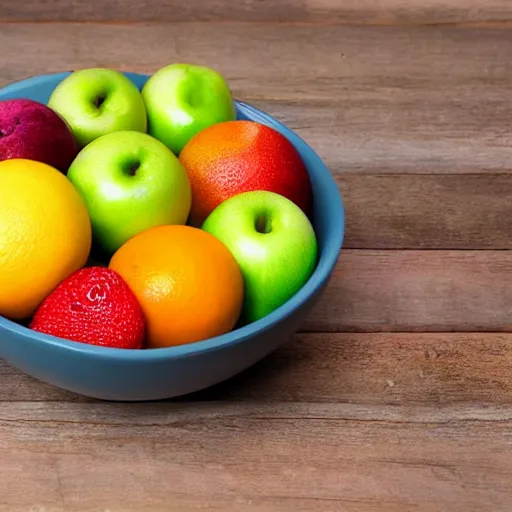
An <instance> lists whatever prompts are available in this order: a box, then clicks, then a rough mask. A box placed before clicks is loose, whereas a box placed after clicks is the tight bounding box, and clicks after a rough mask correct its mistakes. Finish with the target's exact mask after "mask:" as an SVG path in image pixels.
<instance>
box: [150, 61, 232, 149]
mask: <svg viewBox="0 0 512 512" xmlns="http://www.w3.org/2000/svg"><path fill="white" fill-rule="evenodd" d="M142 97H143V99H144V102H145V105H146V110H147V114H148V122H149V124H148V133H150V134H151V135H153V136H154V137H156V138H157V139H158V140H160V141H162V142H163V143H164V144H165V145H166V146H167V147H169V148H170V149H171V150H172V151H173V152H174V154H176V155H179V153H180V152H181V150H182V149H183V147H184V146H185V144H186V143H187V142H188V141H189V140H190V139H191V138H192V137H193V136H194V135H195V134H196V133H199V132H200V131H201V130H203V129H204V128H206V127H208V126H211V125H213V124H215V123H220V122H222V121H229V120H233V119H235V118H236V110H235V104H234V101H233V98H232V95H231V91H230V89H229V87H228V84H227V82H226V81H225V79H224V77H223V76H222V75H220V74H219V73H218V72H217V71H215V70H213V69H211V68H208V67H205V66H198V65H192V64H182V63H176V64H170V65H169V66H165V67H163V68H161V69H159V70H158V71H157V72H156V73H154V74H153V75H152V76H151V77H150V78H149V79H148V81H147V82H146V84H145V85H144V87H143V88H142Z"/></svg>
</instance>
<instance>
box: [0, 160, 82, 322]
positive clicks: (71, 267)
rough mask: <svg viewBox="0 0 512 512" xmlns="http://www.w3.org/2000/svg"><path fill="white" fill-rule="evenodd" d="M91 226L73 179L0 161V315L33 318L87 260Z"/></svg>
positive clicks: (25, 163)
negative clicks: (62, 283)
mask: <svg viewBox="0 0 512 512" xmlns="http://www.w3.org/2000/svg"><path fill="white" fill-rule="evenodd" d="M90 248H91V225H90V221H89V217H88V214H87V208H86V206H85V203H84V202H83V201H82V198H81V197H80V195H79V194H78V192H77V191H76V190H75V188H74V187H73V185H72V184H71V183H70V181H69V180H68V179H67V178H66V177H65V176H64V175H63V174H62V173H61V172H60V171H58V170H57V169H55V168H54V167H50V166H49V165H46V164H43V163H41V162H35V161H33V160H25V159H12V160H4V161H3V162H0V315H3V316H5V317H7V318H10V319H14V320H25V319H27V318H29V317H30V316H31V315H33V313H34V312H35V310H36V309H37V307H38V306H39V305H40V303H41V302H42V301H43V300H44V299H45V297H46V296H47V295H48V294H49V293H50V292H51V291H52V290H53V289H54V288H55V286H57V285H58V284H59V282H61V281H62V280H63V279H65V278H66V277H68V276H69V275H70V274H71V273H73V272H74V271H76V270H78V269H79V268H81V267H82V266H83V265H84V264H85V263H86V261H87V257H88V255H89V251H90Z"/></svg>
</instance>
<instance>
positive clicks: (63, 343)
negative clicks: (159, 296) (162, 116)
mask: <svg viewBox="0 0 512 512" xmlns="http://www.w3.org/2000/svg"><path fill="white" fill-rule="evenodd" d="M67 75H69V73H57V74H52V75H43V76H37V77H33V78H29V79H27V80H23V81H21V82H17V83H14V84H11V85H9V86H7V87H4V88H3V89H1V90H0V100H5V99H10V98H30V99H33V100H36V101H39V102H42V103H46V102H47V101H48V99H49V97H50V94H51V92H52V91H53V89H54V88H55V87H56V85H57V84H58V83H59V82H60V81H62V80H63V79H64V78H65V77H66V76H67ZM126 76H128V77H129V78H130V79H131V80H132V81H133V82H134V83H135V84H136V85H137V87H139V89H140V88H142V86H143V85H144V83H145V82H146V80H147V79H148V76H145V75H140V74H135V73H126ZM236 107H237V116H238V118H239V119H250V120H253V121H257V122H259V123H263V124H266V125H268V126H271V127H273V128H274V129H276V130H278V131H279V132H280V133H282V134H283V135H285V136H286V137H287V138H288V139H289V140H290V141H291V142H292V143H293V145H294V146H295V147H296V148H297V149H298V151H299V152H300V154H301V156H302V158H303V159H304V162H305V164H306V166H307V168H308V172H309V175H310V178H311V182H312V187H313V213H312V216H311V218H312V221H313V225H314V227H315V231H316V234H317V237H318V241H319V247H320V257H319V262H318V265H317V268H316V269H315V271H314V273H313V275H312V276H311V278H310V279H309V281H308V282H307V283H306V284H305V285H304V287H303V288H302V289H301V290H300V291H299V292H298V293H297V294H296V295H294V296H293V297H292V298H291V299H290V300H289V301H288V302H286V303H285V304H284V305H282V306H281V307H280V308H278V309H277V310H275V311H274V312H272V313H271V314H270V315H268V316H267V317H265V318H262V319H261V320H259V321H257V322H254V323H252V324H250V325H247V326H244V327H242V328H240V329H237V330H235V331H232V332H230V333H227V334H224V335H222V336H218V337H215V338H211V339H208V340H205V341H200V342H197V343H192V344H189V345H182V346H177V347H169V348H161V349H152V350H122V349H113V348H105V347H96V346H93V345H87V344H83V343H75V342H72V341H68V340H63V339H60V338H56V337H53V336H49V335H45V334H41V333H36V332H34V331H31V330H30V329H28V328H26V327H23V326H21V325H19V324H17V323H15V322H12V321H10V320H8V319H6V318H3V317H1V316H0V357H2V358H3V359H5V360H6V361H8V362H9V363H10V364H12V365H13V366H15V367H17V368H19V369H20V370H22V371H24V372H25V373H27V374H29V375H32V376H33V377H35V378H37V379H40V380H41V381H43V382H47V383H49V384H52V385H54V386H57V387H60V388H62V389H66V390H68V391H72V392H75V393H79V394H83V395H86V396H90V397H93V398H99V399H104V400H117V401H138V400H157V399H164V398H171V397H176V396H180V395H184V394H188V393H191V392H194V391H198V390H200V389H203V388H206V387H209V386H211V385H213V384H216V383H218V382H221V381H223V380H225V379H227V378H229V377H232V376H234V375H236V374H237V373H239V372H241V371H242V370H244V369H246V368H248V367H249V366H251V365H253V364H254V363H256V362H257V361H258V360H260V359H262V358H263V357H265V356H266V355H268V354H269V353H270V352H272V351H273V350H274V349H276V348H277V347H278V346H279V345H281V344H282V343H284V342H285V341H286V340H287V339H289V338H290V336H291V335H292V334H293V333H294V332H296V331H297V330H298V329H299V328H300V326H301V324H302V323H303V321H304V319H305V318H306V316H307V315H308V313H309V312H310V311H311V309H312V308H313V306H314V305H315V303H316V302H317V300H318V298H319V297H320V295H321V294H322V292H323V290H324V289H325V286H326V284H327V282H328V280H329V279H330V276H331V274H332V272H333V269H334V266H335V264H336V261H337V259H338V255H339V253H340V251H341V247H342V244H343V237H344V227H345V214H344V207H343V202H342V199H341V197H340V195H339V192H338V187H337V185H336V183H335V181H334V180H333V178H332V176H331V174H330V172H329V170H328V169H327V167H326V166H325V165H324V164H323V162H322V161H321V159H320V158H319V157H318V155H317V154H316V153H315V152H314V151H313V150H312V149H311V148H310V147H309V146H308V145H307V144H306V143H305V142H304V141H303V140H302V139H300V138H299V137H298V136H297V135H296V134H295V133H293V132H292V131H291V130H289V129H288V128H286V127H285V126H284V125H282V124H281V123H279V122H278V121H276V120H275V119H273V118H272V117H270V116H269V115H267V114H265V113H263V112H261V111H259V110H257V109H255V108H253V107H251V106H249V105H247V104H245V103H241V102H237V105H236Z"/></svg>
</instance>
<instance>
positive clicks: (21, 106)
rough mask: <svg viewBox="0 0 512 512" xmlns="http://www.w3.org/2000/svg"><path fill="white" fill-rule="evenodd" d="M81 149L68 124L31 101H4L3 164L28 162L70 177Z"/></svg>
mask: <svg viewBox="0 0 512 512" xmlns="http://www.w3.org/2000/svg"><path fill="white" fill-rule="evenodd" d="M77 153H78V146H77V143H76V141H75V138H74V137H73V134H72V133H71V130H70V129H69V126H68V125H67V124H66V122H65V121H64V120H63V119H62V118H61V117H60V116H59V115H58V114H57V113H55V112H54V111H53V110H51V109H50V108H48V107H47V106H46V105H44V104H42V103H39V102H37V101H32V100H29V99H12V100H4V101H0V160H10V159H12V158H24V159H27V160H35V161H37V162H42V163H45V164H48V165H51V166H52V167H55V168H56V169H58V170H59V171H61V172H63V173H66V172H67V170H68V168H69V165H70V164H71V162H72V161H73V159H74V158H75V156H76V155H77Z"/></svg>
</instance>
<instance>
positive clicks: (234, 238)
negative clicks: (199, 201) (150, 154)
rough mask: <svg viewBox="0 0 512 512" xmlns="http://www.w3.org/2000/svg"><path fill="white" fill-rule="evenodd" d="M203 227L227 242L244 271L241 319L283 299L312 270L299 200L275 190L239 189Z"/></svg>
mask: <svg viewBox="0 0 512 512" xmlns="http://www.w3.org/2000/svg"><path fill="white" fill-rule="evenodd" d="M202 229H204V230H205V231H207V232H209V233H211V234H212V235H214V236H215V237H217V238H218V239H219V240H221V241H222V242H223V243H224V244H225V245H226V246H227V247H228V249H229V250H230V251H231V253H232V254H233V256H234V257H235V259H236V260H237V262H238V264H239V266H240V268H241V270H242V274H243V277H244V305H243V310H242V324H247V323H251V322H254V321H256V320H259V319H260V318H263V317H264V316H266V315H268V314H270V313H271V312H272V311H274V310H275V309H277V308H278V307H279V306H281V305H282V304H284V303H285V302H286V301H287V300H288V299H290V298H291V297H292V296H293V295H294V294H295V293H296V292H298V291H299V289H300V288H302V286H304V284H305V283H306V281H307V280H308V279H309V277H310V276H311V274H312V272H313V270H314V269H315V266H316V262H317V257H318V245H317V240H316V235H315V232H314V229H313V226H312V225H311V222H310V221H309V219H308V217H307V216H306V215H305V214H304V212H303V211H302V210H301V209H300V208H299V207H298V206H297V205H295V204H294V203H293V202H292V201H290V200H289V199H286V198H285V197H283V196H281V195H279V194H276V193H273V192H269V191H252V192H245V193H242V194H237V195H235V196H233V197H231V198H229V199H228V200H226V201H224V202H223V203H222V204H220V205H219V206H218V207H217V208H215V210H214V211H213V212H212V213H211V214H210V215H209V216H208V218H207V219H206V221H205V222H204V224H203V225H202Z"/></svg>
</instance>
